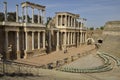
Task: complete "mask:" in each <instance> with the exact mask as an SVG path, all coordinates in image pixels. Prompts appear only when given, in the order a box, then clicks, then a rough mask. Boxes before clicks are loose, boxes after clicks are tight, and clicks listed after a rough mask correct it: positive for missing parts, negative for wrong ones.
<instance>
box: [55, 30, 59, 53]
mask: <svg viewBox="0 0 120 80" xmlns="http://www.w3.org/2000/svg"><path fill="white" fill-rule="evenodd" d="M56 50H57V51H58V50H59V31H57V45H56Z"/></svg>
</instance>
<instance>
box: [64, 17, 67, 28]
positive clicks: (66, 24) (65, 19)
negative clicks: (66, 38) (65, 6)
mask: <svg viewBox="0 0 120 80" xmlns="http://www.w3.org/2000/svg"><path fill="white" fill-rule="evenodd" d="M64 24H65V27H67V15H65V22H64Z"/></svg>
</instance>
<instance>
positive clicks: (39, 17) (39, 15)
mask: <svg viewBox="0 0 120 80" xmlns="http://www.w3.org/2000/svg"><path fill="white" fill-rule="evenodd" d="M38 23H40V10H39V9H38Z"/></svg>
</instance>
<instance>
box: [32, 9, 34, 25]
mask: <svg viewBox="0 0 120 80" xmlns="http://www.w3.org/2000/svg"><path fill="white" fill-rule="evenodd" d="M32 23H34V8H32Z"/></svg>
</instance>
